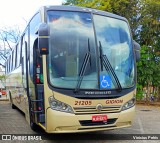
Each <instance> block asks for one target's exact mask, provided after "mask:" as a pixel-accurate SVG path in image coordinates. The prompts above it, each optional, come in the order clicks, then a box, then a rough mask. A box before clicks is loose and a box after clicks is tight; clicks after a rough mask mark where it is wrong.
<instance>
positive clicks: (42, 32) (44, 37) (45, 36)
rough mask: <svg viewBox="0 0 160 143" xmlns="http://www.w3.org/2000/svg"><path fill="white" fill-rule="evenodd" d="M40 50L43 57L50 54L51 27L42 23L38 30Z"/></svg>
mask: <svg viewBox="0 0 160 143" xmlns="http://www.w3.org/2000/svg"><path fill="white" fill-rule="evenodd" d="M38 48H39V51H40V54H41V55H47V54H48V53H49V26H48V24H47V23H41V24H40V25H39V28H38Z"/></svg>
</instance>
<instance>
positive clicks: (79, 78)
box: [74, 38, 91, 93]
mask: <svg viewBox="0 0 160 143" xmlns="http://www.w3.org/2000/svg"><path fill="white" fill-rule="evenodd" d="M88 62H89V63H90V67H91V54H90V42H89V38H88V52H87V53H86V54H85V57H84V60H83V63H82V66H81V70H80V72H79V76H78V82H77V85H76V88H75V90H74V92H75V93H77V92H78V91H79V89H80V86H81V83H82V80H83V77H84V73H85V71H86V67H87V65H88Z"/></svg>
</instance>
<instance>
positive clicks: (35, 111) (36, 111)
mask: <svg viewBox="0 0 160 143" xmlns="http://www.w3.org/2000/svg"><path fill="white" fill-rule="evenodd" d="M31 112H33V113H42V112H44V110H41V111H38V110H31Z"/></svg>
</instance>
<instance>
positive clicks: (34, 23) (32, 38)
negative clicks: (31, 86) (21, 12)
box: [29, 13, 41, 80]
mask: <svg viewBox="0 0 160 143" xmlns="http://www.w3.org/2000/svg"><path fill="white" fill-rule="evenodd" d="M40 23H41V16H40V13H37V14H36V15H35V16H34V17H33V18H32V20H31V21H30V24H29V26H30V35H29V37H30V55H29V57H30V76H31V79H32V80H33V64H34V63H33V57H34V56H33V50H34V49H33V45H34V41H35V39H36V37H37V35H36V34H35V33H36V30H37V28H38V25H39V24H40Z"/></svg>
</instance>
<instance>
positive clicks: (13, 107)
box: [9, 92, 16, 109]
mask: <svg viewBox="0 0 160 143" xmlns="http://www.w3.org/2000/svg"><path fill="white" fill-rule="evenodd" d="M9 98H10V103H11V107H12V109H16V106H15V105H14V104H13V100H12V97H11V93H10V92H9Z"/></svg>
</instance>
